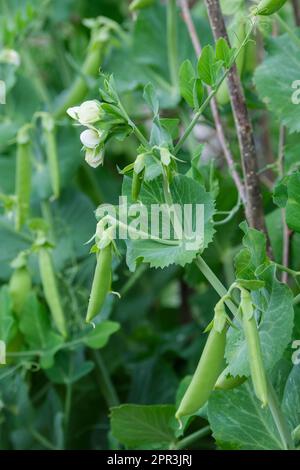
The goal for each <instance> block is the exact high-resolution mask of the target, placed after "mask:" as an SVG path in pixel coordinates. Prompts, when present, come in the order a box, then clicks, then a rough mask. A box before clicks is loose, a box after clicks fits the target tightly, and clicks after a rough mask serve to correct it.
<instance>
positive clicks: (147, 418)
mask: <svg viewBox="0 0 300 470" xmlns="http://www.w3.org/2000/svg"><path fill="white" fill-rule="evenodd" d="M176 426H177V427H178V424H177V423H176V420H175V406H173V405H121V406H118V407H114V408H111V431H112V434H113V436H114V437H115V438H116V439H117V440H118V441H119V442H121V443H122V444H124V445H126V446H127V447H129V448H136V447H138V448H147V447H148V446H153V445H154V444H155V445H157V446H158V448H168V447H169V445H170V444H172V443H173V442H174V440H175V433H174V429H175V428H176Z"/></svg>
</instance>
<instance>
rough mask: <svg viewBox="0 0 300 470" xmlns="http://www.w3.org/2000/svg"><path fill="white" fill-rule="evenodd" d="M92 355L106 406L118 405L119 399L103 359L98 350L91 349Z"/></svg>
mask: <svg viewBox="0 0 300 470" xmlns="http://www.w3.org/2000/svg"><path fill="white" fill-rule="evenodd" d="M93 356H94V359H95V362H96V364H97V366H98V369H99V372H100V376H101V384H102V392H103V396H104V398H105V401H106V404H107V406H108V408H111V407H112V406H118V405H119V404H120V400H119V397H118V395H117V392H116V389H115V387H114V385H113V383H112V381H111V378H110V376H109V373H108V371H107V368H106V365H105V362H104V361H103V359H102V356H101V354H100V353H99V351H93Z"/></svg>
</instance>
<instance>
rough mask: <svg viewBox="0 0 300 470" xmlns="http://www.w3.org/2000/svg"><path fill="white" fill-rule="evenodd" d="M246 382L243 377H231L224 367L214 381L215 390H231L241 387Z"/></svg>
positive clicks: (245, 378) (227, 369)
mask: <svg viewBox="0 0 300 470" xmlns="http://www.w3.org/2000/svg"><path fill="white" fill-rule="evenodd" d="M246 380H247V377H244V376H242V377H240V376H239V375H237V376H236V377H233V376H232V375H230V373H229V368H228V367H226V368H225V369H224V370H223V372H221V374H220V375H219V378H218V380H217V381H216V384H215V390H232V389H233V388H236V387H239V386H240V385H242V384H243V383H244V382H245V381H246Z"/></svg>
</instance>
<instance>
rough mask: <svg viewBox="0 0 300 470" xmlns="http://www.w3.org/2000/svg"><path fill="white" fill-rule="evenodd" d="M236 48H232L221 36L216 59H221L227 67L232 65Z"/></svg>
mask: <svg viewBox="0 0 300 470" xmlns="http://www.w3.org/2000/svg"><path fill="white" fill-rule="evenodd" d="M233 55H234V50H232V49H230V47H229V45H228V42H227V41H226V39H224V38H219V39H218V41H217V42H216V59H217V60H221V61H222V62H223V63H224V66H225V67H226V68H229V67H230V66H231V61H232V57H233Z"/></svg>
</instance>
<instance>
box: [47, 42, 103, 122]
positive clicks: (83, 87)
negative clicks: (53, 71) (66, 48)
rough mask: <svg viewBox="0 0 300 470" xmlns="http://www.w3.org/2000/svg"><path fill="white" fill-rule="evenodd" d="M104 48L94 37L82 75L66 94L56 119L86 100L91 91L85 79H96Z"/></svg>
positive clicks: (57, 111) (78, 76) (56, 112)
mask: <svg viewBox="0 0 300 470" xmlns="http://www.w3.org/2000/svg"><path fill="white" fill-rule="evenodd" d="M104 48H105V43H104V41H103V40H100V39H96V40H95V39H94V38H93V37H92V39H91V42H90V45H89V48H88V53H87V56H86V59H85V61H84V63H83V64H82V68H81V74H80V75H77V78H76V80H75V82H74V83H73V85H72V86H71V87H70V88H69V89H68V90H66V92H65V93H64V96H63V97H62V102H61V104H60V105H59V106H58V107H57V109H56V110H55V111H54V118H55V119H60V118H62V117H64V116H65V114H66V111H67V109H68V108H70V107H71V106H74V105H75V104H76V103H80V102H81V101H82V100H83V99H84V98H85V96H86V95H87V93H88V90H89V86H88V83H87V80H86V78H85V77H96V76H97V74H98V73H99V68H100V65H101V62H102V59H103V53H104Z"/></svg>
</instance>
